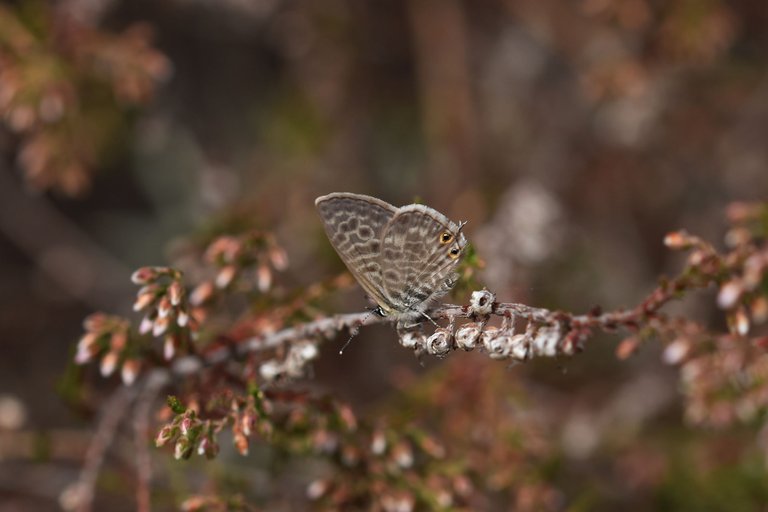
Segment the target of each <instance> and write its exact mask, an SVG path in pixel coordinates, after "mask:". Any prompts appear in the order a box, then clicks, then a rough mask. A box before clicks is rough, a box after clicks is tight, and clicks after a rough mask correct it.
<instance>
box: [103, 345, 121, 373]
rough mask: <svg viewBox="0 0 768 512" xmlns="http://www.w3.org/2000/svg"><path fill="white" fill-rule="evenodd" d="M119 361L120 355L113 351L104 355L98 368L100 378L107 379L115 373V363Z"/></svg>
mask: <svg viewBox="0 0 768 512" xmlns="http://www.w3.org/2000/svg"><path fill="white" fill-rule="evenodd" d="M119 359H120V355H119V354H118V353H117V352H115V351H110V352H107V353H106V354H104V357H102V358H101V365H100V366H99V371H100V372H101V376H102V377H109V376H110V375H112V374H113V373H114V371H115V368H117V362H118V360H119Z"/></svg>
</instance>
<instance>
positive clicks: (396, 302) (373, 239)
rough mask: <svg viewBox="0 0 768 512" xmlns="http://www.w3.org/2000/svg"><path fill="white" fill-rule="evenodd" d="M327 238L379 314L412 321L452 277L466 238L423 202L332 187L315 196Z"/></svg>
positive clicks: (458, 227)
mask: <svg viewBox="0 0 768 512" xmlns="http://www.w3.org/2000/svg"><path fill="white" fill-rule="evenodd" d="M315 205H316V206H317V209H318V212H319V213H320V217H321V218H322V220H323V224H324V226H325V231H326V233H327V235H328V239H329V240H330V242H331V245H333V247H334V249H336V252H337V253H338V254H339V256H340V257H341V259H342V261H343V262H344V264H345V265H346V266H347V268H348V269H349V271H350V272H351V273H352V275H353V276H354V277H355V278H356V279H357V281H358V282H359V283H360V286H362V287H363V289H364V290H365V291H366V292H367V293H368V295H369V296H370V297H371V298H372V299H373V300H374V301H376V303H377V304H378V310H379V313H381V314H383V315H385V316H394V317H396V318H398V320H415V319H418V318H420V317H423V316H426V315H425V312H426V311H427V310H428V309H429V307H430V305H432V304H433V303H434V301H435V300H436V299H437V298H439V297H440V296H442V295H444V294H445V293H446V292H448V291H449V290H450V289H451V288H452V287H453V285H454V284H455V282H456V279H457V274H456V272H455V268H456V266H457V265H458V263H459V261H460V260H461V256H462V254H463V252H464V248H465V247H466V245H467V240H466V238H465V237H464V234H463V233H462V232H461V228H462V226H463V224H456V223H455V222H452V221H451V220H449V219H448V218H447V217H446V216H445V215H443V214H441V213H440V212H438V211H437V210H434V209H432V208H429V207H428V206H424V205H419V204H412V205H408V206H403V207H401V208H396V207H394V206H392V205H391V204H389V203H386V202H384V201H381V200H380V199H376V198H374V197H369V196H364V195H360V194H352V193H345V192H337V193H333V194H328V195H326V196H322V197H318V198H317V200H316V201H315Z"/></svg>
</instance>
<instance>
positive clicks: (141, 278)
mask: <svg viewBox="0 0 768 512" xmlns="http://www.w3.org/2000/svg"><path fill="white" fill-rule="evenodd" d="M156 278H157V272H156V271H155V269H154V267H141V268H140V269H138V270H137V271H136V272H134V273H133V274H131V281H133V284H147V283H149V282H150V281H153V280H154V279H156Z"/></svg>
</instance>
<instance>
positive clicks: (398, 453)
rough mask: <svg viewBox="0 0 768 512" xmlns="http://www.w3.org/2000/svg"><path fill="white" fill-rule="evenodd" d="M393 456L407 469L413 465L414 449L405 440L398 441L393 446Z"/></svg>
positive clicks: (399, 464) (398, 463) (396, 461)
mask: <svg viewBox="0 0 768 512" xmlns="http://www.w3.org/2000/svg"><path fill="white" fill-rule="evenodd" d="M392 458H393V459H394V461H395V463H396V464H397V465H398V466H400V467H401V468H404V469H407V468H410V467H411V466H413V462H414V458H413V450H412V449H411V446H410V445H409V444H408V443H406V442H405V441H402V442H400V443H397V444H396V445H395V446H394V447H393V448H392Z"/></svg>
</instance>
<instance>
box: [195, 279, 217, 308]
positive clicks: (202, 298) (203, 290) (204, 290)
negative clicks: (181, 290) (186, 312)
mask: <svg viewBox="0 0 768 512" xmlns="http://www.w3.org/2000/svg"><path fill="white" fill-rule="evenodd" d="M213 291H214V288H213V283H211V282H210V281H203V282H202V283H200V284H199V285H197V287H195V289H194V290H193V291H192V294H191V295H190V296H189V302H190V303H191V304H192V305H193V306H199V305H201V304H204V303H206V302H208V301H209V300H210V298H211V297H212V296H213Z"/></svg>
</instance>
